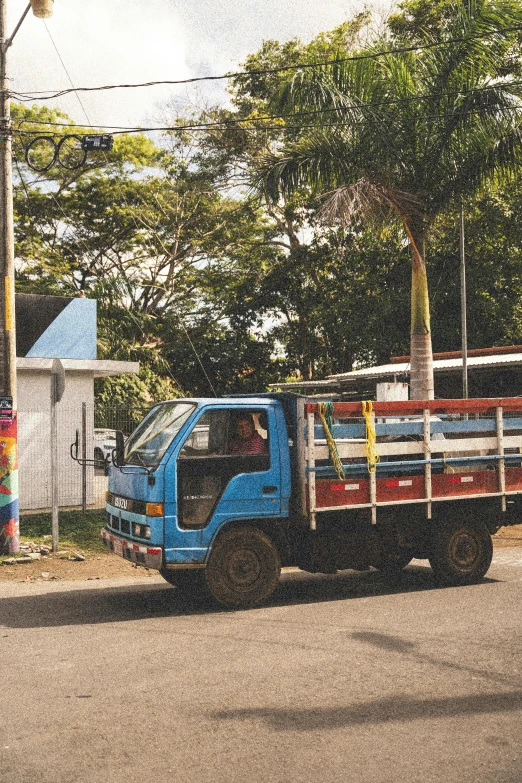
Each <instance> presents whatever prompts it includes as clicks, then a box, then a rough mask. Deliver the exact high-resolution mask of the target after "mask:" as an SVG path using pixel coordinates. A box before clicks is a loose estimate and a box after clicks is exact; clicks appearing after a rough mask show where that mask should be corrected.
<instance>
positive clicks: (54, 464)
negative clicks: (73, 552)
mask: <svg viewBox="0 0 522 783" xmlns="http://www.w3.org/2000/svg"><path fill="white" fill-rule="evenodd" d="M57 384H58V375H57V373H55V372H52V373H51V510H52V515H51V533H52V542H53V552H58V503H59V498H58V422H57V415H56V403H57V398H58V393H57V392H58V390H57Z"/></svg>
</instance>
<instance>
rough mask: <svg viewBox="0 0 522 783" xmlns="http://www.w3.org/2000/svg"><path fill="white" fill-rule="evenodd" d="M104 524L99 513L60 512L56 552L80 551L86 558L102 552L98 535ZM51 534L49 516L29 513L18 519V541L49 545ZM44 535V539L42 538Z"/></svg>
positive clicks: (102, 512)
mask: <svg viewBox="0 0 522 783" xmlns="http://www.w3.org/2000/svg"><path fill="white" fill-rule="evenodd" d="M104 525H105V512H104V511H102V510H96V511H87V513H86V514H85V515H84V514H83V513H82V512H81V511H60V517H59V544H60V549H68V548H71V549H80V550H81V551H82V552H84V553H85V554H86V555H95V554H98V553H100V552H103V551H105V547H104V544H103V541H102V538H101V535H100V531H101V529H102V527H103V526H104ZM50 535H51V514H30V515H25V514H24V515H22V516H21V517H20V539H21V541H22V542H24V541H34V543H40V544H46V545H49V538H48V536H50ZM44 536H47V538H44Z"/></svg>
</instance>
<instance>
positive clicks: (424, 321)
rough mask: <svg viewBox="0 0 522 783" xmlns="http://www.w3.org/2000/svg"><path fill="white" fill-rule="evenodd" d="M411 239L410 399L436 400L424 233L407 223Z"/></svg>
mask: <svg viewBox="0 0 522 783" xmlns="http://www.w3.org/2000/svg"><path fill="white" fill-rule="evenodd" d="M406 230H407V232H408V236H409V239H410V243H411V252H412V269H411V334H410V340H411V342H410V346H411V347H410V399H411V400H433V398H434V382H433V350H432V346H431V329H430V300H429V295H428V277H427V274H426V262H425V259H424V235H423V232H422V231H416V230H415V229H414V228H413V227H412V226H411V225H410V226H406Z"/></svg>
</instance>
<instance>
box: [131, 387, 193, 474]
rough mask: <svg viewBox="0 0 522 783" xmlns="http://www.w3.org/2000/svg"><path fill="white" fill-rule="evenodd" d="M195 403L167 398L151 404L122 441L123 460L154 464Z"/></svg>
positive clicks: (157, 463)
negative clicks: (167, 400) (150, 407)
mask: <svg viewBox="0 0 522 783" xmlns="http://www.w3.org/2000/svg"><path fill="white" fill-rule="evenodd" d="M195 407H196V406H195V404H194V403H193V402H166V403H163V404H162V405H158V406H156V407H155V408H153V409H152V410H151V411H150V413H149V414H148V415H147V416H146V417H145V418H144V419H143V421H142V422H141V424H139V425H138V426H137V427H136V429H135V430H134V432H133V433H132V435H131V436H130V438H129V440H128V441H127V443H126V444H125V462H126V464H127V465H146V466H147V467H148V468H155V467H157V466H158V465H159V463H160V461H161V458H162V457H163V455H164V454H165V452H166V450H167V449H168V447H169V445H170V444H171V443H172V440H173V438H174V437H175V436H176V435H177V433H178V432H179V430H180V429H181V427H182V426H183V425H184V424H185V422H186V421H187V419H188V418H189V416H190V415H191V414H192V412H193V411H194V409H195Z"/></svg>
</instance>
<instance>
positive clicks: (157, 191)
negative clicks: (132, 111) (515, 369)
mask: <svg viewBox="0 0 522 783" xmlns="http://www.w3.org/2000/svg"><path fill="white" fill-rule="evenodd" d="M521 18H522V12H521V7H520V2H519V0H495V2H485V0H477V2H475V1H474V2H470V3H468V2H462V3H458V2H448V0H434V2H431V3H428V2H425V0H404V2H403V3H401V5H400V6H399V9H398V11H397V13H396V14H394V15H393V16H392V17H391V18H390V21H389V25H388V30H387V31H385V33H384V34H383V35H382V36H381V37H379V38H376V37H375V36H373V37H371V36H370V43H369V44H368V43H366V42H365V41H366V39H367V38H368V36H369V35H370V34H369V32H368V31H369V25H370V22H371V15H370V13H369V12H368V11H367V10H364V11H363V12H362V13H360V14H355V15H354V16H353V17H352V18H351V19H350V20H348V21H347V22H346V23H345V24H343V25H340V26H339V27H337V28H335V29H334V30H332V31H330V32H326V33H323V34H321V35H319V36H317V37H316V38H315V39H314V40H312V41H311V42H309V43H303V42H302V41H299V40H298V39H293V40H291V41H287V42H278V41H265V42H264V43H263V45H262V47H261V48H260V50H259V51H258V52H255V53H253V54H251V55H250V56H249V57H248V58H247V59H246V61H245V63H244V68H245V70H246V76H241V77H235V78H234V79H232V80H231V83H230V105H229V107H227V108H223V107H220V106H215V107H206V108H205V109H204V110H202V111H198V110H197V109H191V110H190V111H184V112H181V113H179V112H177V113H176V114H175V115H174V116H173V117H172V121H173V122H175V123H176V124H190V123H192V122H194V121H197V122H205V123H208V122H212V121H217V120H219V121H232V122H230V124H229V125H228V126H226V127H219V128H209V129H208V130H207V131H206V132H205V133H198V134H193V133H191V132H190V131H188V130H187V131H186V132H184V133H183V134H181V133H178V132H176V133H171V134H169V133H166V134H165V137H164V139H163V140H162V144H161V147H157V146H155V145H154V144H153V143H152V142H151V141H150V140H149V139H147V138H146V137H144V136H140V135H136V136H134V135H125V134H122V135H119V136H117V137H116V141H115V145H114V148H113V150H112V152H111V153H110V154H109V155H107V156H94V155H90V156H89V157H88V159H87V161H86V163H85V165H84V166H83V167H82V169H80V170H77V171H66V170H63V169H60V167H59V166H54V167H53V168H52V169H51V170H49V171H48V172H46V173H45V174H44V175H42V176H40V175H38V176H37V175H35V174H34V172H31V171H29V170H28V168H27V166H26V165H25V163H24V150H23V147H24V144H25V143H26V141H27V138H28V137H27V136H25V135H24V136H22V135H21V133H20V132H21V131H25V130H27V129H31V130H34V132H35V133H42V132H46V130H48V129H49V126H48V125H46V124H45V123H47V122H54V123H64V125H63V126H60V125H55V126H54V130H55V131H56V134H55V137H56V138H57V139H58V138H59V137H60V136H61V135H64V134H65V133H67V132H72V131H73V130H74V132H77V131H76V129H73V128H72V127H71V125H72V124H71V121H70V120H69V118H68V117H67V116H66V115H65V114H63V113H62V112H59V111H56V110H52V109H48V108H47V107H43V108H41V107H31V108H29V107H25V106H16V105H15V106H13V115H14V117H15V128H16V131H17V135H16V137H15V152H16V163H17V165H16V167H15V180H16V182H15V185H16V196H15V213H16V241H17V249H16V252H17V290H19V291H27V292H33V293H53V294H58V295H60V294H63V295H75V294H76V293H77V292H82V293H83V294H85V295H86V296H88V297H93V298H96V299H97V301H98V354H99V356H100V358H108V359H120V360H131V361H139V362H140V363H141V371H140V375H139V376H136V377H132V376H124V377H121V378H108V379H103V380H101V379H100V380H98V381H96V395H97V398H98V400H99V401H100V402H101V403H103V406H105V408H106V409H107V411H108V410H109V408H110V407H111V406H112V407H118V408H121V409H124V408H129V407H132V408H134V409H135V410H136V411H137V412H138V411H139V412H141V411H142V410H143V408H144V407H147V406H148V405H150V403H151V402H152V401H153V400H154V401H155V400H160V399H167V398H172V397H176V396H179V395H181V394H185V395H201V396H209V395H212V394H214V393H217V394H226V393H231V392H250V391H252V392H256V391H262V390H264V389H266V388H268V385H269V384H271V383H276V382H277V381H278V380H283V379H285V378H287V377H289V376H291V375H300V376H301V377H305V378H313V377H323V376H325V375H327V374H334V373H338V372H345V371H348V370H350V369H352V368H353V367H354V366H361V365H365V364H366V365H368V364H373V363H374V362H385V361H387V359H388V358H389V355H390V354H397V353H400V354H403V353H408V341H409V334H410V323H409V313H408V306H407V303H408V299H409V294H408V291H409V285H410V269H409V268H408V267H409V265H408V263H406V259H407V258H408V249H407V247H406V246H405V244H404V233H403V230H402V227H403V226H404V227H406V230H407V234H408V235H409V237H410V238H412V237H416V238H417V240H418V244H419V247H420V248H421V246H422V244H423V242H424V240H426V247H427V265H428V271H429V274H430V279H431V296H432V303H431V304H432V313H433V322H432V323H433V338H434V345H435V348H436V350H452V349H455V348H458V347H459V344H460V315H459V313H460V303H459V282H458V231H457V229H456V226H457V212H456V209H457V205H458V204H459V200H460V197H461V196H464V197H465V198H466V199H467V201H466V203H467V204H468V207H467V214H466V227H467V248H468V261H469V263H468V325H469V337H470V347H481V346H484V345H491V344H493V343H496V344H505V343H509V342H521V341H522V321H521V318H522V312H521V309H522V308H521V307H520V305H519V301H520V294H521V293H522V290H521V289H522V285H521V279H522V272H521V270H520V257H521V255H520V249H521V242H522V238H521V237H519V230H518V225H519V222H518V221H517V220H516V219H514V216H515V215H516V214H517V210H518V204H519V203H520V196H521V195H522V193H521V192H520V189H521V185H520V182H519V176H518V168H517V167H518V163H519V158H520V144H519V141H520V139H519V133H518V128H516V127H514V119H515V118H517V117H518V111H519V97H520V88H519V87H517V85H516V76H517V73H518V71H517V68H519V62H520V58H519V34H518V33H513V34H509V35H504V36H499V35H498V34H496V33H494V30H495V29H496V28H498V27H499V26H502V25H503V26H507V25H509V24H513V23H516V22H517V21H520V19H521ZM488 31H489V32H490V33H491V34H490V36H489V37H485V38H484V37H482V38H473V35H475V34H476V35H478V34H481V35H482V34H483V33H484V32H486V33H487V32H488ZM458 35H461V37H467V38H470V39H471V40H469V41H466V42H463V43H462V44H459V45H452V46H447V47H442V48H437V47H432V48H427V49H423V50H421V51H419V52H415V53H413V52H410V53H406V54H402V55H400V54H397V55H393V56H388V57H386V58H382V57H377V58H370V59H366V60H358V61H353V62H338V63H336V64H333V65H329V66H328V65H321V66H318V67H316V68H313V69H302V70H299V69H297V70H291V71H278V70H277V69H278V68H280V67H283V66H288V65H295V64H297V63H301V62H304V63H325V62H327V61H332V60H345V59H346V57H347V56H349V55H352V54H360V53H364V52H366V53H373V54H375V53H376V52H377V51H381V50H382V49H385V48H394V47H396V46H398V45H399V46H400V45H409V44H410V43H411V42H412V41H413V42H415V43H416V44H426V43H430V42H431V43H434V42H439V41H440V40H441V39H448V38H451V37H455V36H458ZM266 70H269V71H270V72H269V73H260V71H266ZM499 75H502V76H503V77H504V78H503V80H499V79H498V76H499ZM274 96H275V97H274ZM324 111H326V112H327V113H326V114H324V113H323V114H321V113H319V112H324ZM293 112H298V113H299V112H306V114H303V115H299V114H298V115H297V116H291V117H284V116H273V115H278V114H279V115H285V114H292V113H293ZM314 112H317V113H315V114H314ZM267 116H272V119H271V120H270V121H267V122H266V123H264V122H262V121H260V118H263V117H267ZM325 118H326V119H325ZM238 119H242V120H246V122H244V123H243V124H242V125H238V124H237V122H235V121H237V120H238ZM234 123H235V124H234ZM265 125H267V126H268V128H267V127H263V126H265ZM86 132H88V129H86ZM260 167H261V176H259V173H258V172H259V171H260ZM501 173H502V174H505V175H506V176H510V177H511V181H512V182H513V183H514V184H513V185H512V186H510V188H509V189H505V188H504V189H503V186H502V182H501V180H500V174H501ZM256 176H257V179H256ZM253 178H254V179H255V180H256V182H257V183H258V184H259V183H260V182H261V183H262V186H261V187H260V188H259V191H258V193H253V192H252V190H251V188H250V186H251V183H252V180H253ZM495 178H496V184H495V185H492V184H491V181H492V179H495ZM22 180H23V184H22ZM332 190H336V191H337V192H336V194H335V197H334V201H333V202H332V201H331V203H330V211H329V212H328V211H325V209H324V201H325V199H324V198H321V197H323V196H324V194H325V193H326V192H328V193H330V195H331V192H332ZM268 192H269V193H271V195H272V198H271V199H268V198H267V193H268ZM477 193H478V194H479V195H476V194H477ZM318 196H319V197H320V198H318ZM472 198H473V199H474V200H473V201H472ZM370 208H371V209H370ZM369 212H371V217H372V220H371V221H370V222H368V221H367V220H366V218H367V217H368V215H369ZM348 213H350V216H351V217H352V218H353V220H352V222H351V223H350V225H349V227H347V225H344V224H343V221H341V222H340V223H339V222H336V221H335V217H336V216H337V217H339V215H341V216H345V215H346V214H348ZM362 218H365V220H364V222H363V220H362ZM332 221H333V222H332ZM421 249H422V248H421ZM421 256H422V254H421V255H420V257H421ZM421 260H422V258H421ZM111 415H112V414H111ZM107 416H109V413H108V414H107ZM112 421H113V419H111V418H110V416H109V418H107V419H106V421H105V420H104V423H106V424H107V426H112V423H111V422H112ZM101 425H102V423H100V426H101Z"/></svg>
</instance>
